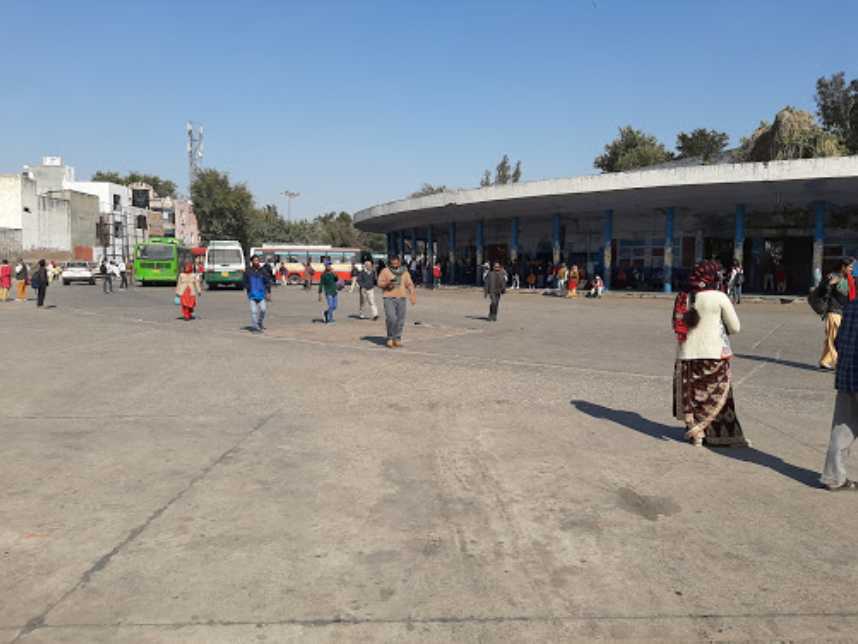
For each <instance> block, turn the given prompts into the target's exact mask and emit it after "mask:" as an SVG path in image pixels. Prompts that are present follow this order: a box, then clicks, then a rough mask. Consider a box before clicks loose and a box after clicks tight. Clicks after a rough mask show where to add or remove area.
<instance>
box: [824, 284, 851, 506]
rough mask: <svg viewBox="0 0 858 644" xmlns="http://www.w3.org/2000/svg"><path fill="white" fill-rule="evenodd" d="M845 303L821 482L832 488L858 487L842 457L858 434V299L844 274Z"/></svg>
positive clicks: (836, 489) (835, 489) (847, 452)
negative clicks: (847, 474) (848, 473)
mask: <svg viewBox="0 0 858 644" xmlns="http://www.w3.org/2000/svg"><path fill="white" fill-rule="evenodd" d="M846 282H847V285H848V286H847V293H846V303H845V304H844V306H843V321H842V324H841V325H840V331H839V333H838V334H837V352H838V354H839V357H838V359H837V374H836V376H835V378H834V388H835V389H836V390H837V397H836V398H835V399H834V417H833V418H832V419H831V438H830V440H829V443H828V453H827V454H826V457H825V465H824V467H823V469H822V476H821V477H820V481H821V482H822V483H823V485H825V486H826V487H827V488H828V489H829V490H831V491H838V490H858V484H856V483H855V482H854V481H850V480H849V478H847V476H846V466H845V465H844V460H845V458H846V457H847V456H848V455H849V447H850V446H851V445H852V444H853V443H854V442H855V439H856V437H858V298H856V289H855V276H854V275H852V273H849V274H848V275H847V276H846Z"/></svg>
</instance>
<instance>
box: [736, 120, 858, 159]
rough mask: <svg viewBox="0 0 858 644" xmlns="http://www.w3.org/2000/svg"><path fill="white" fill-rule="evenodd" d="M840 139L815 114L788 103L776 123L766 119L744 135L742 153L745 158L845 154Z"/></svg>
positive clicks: (791, 157) (740, 152)
mask: <svg viewBox="0 0 858 644" xmlns="http://www.w3.org/2000/svg"><path fill="white" fill-rule="evenodd" d="M845 152H846V150H845V148H844V147H843V144H842V143H841V142H840V139H839V138H838V137H837V136H836V135H834V134H832V133H830V132H826V131H825V130H824V129H822V127H820V125H819V124H818V123H817V122H816V120H815V119H814V118H813V114H811V113H810V112H805V111H804V110H798V109H795V108H794V107H789V106H787V107H785V108H784V109H782V110H781V111H780V112H778V113H777V114H776V115H775V120H774V123H772V124H771V125H770V124H769V123H768V122H767V121H762V122H761V123H760V125H759V126H758V127H757V129H756V130H754V132H753V133H751V135H750V136H747V137H743V138H742V144H741V147H740V149H739V152H738V156H739V158H740V159H741V160H743V161H779V160H784V159H812V158H816V157H832V156H841V155H843V154H845Z"/></svg>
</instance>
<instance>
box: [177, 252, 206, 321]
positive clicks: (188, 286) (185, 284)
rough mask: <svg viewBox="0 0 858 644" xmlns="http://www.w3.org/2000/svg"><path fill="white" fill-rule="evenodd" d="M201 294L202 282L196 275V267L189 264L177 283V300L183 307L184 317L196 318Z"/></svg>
mask: <svg viewBox="0 0 858 644" xmlns="http://www.w3.org/2000/svg"><path fill="white" fill-rule="evenodd" d="M199 294H200V282H199V280H198V279H197V276H196V275H194V265H193V264H191V263H190V262H188V263H187V264H185V270H184V271H183V272H182V273H180V274H179V279H178V280H177V281H176V298H177V299H178V301H179V306H181V307H182V317H183V318H185V320H190V319H192V318H193V317H194V309H195V308H196V306H197V296H198V295H199Z"/></svg>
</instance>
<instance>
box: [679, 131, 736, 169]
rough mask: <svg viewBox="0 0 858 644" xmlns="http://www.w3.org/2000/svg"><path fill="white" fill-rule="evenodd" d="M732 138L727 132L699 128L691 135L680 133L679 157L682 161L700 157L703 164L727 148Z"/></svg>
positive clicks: (690, 133)
mask: <svg viewBox="0 0 858 644" xmlns="http://www.w3.org/2000/svg"><path fill="white" fill-rule="evenodd" d="M729 141H730V137H729V136H728V135H727V134H726V133H725V132H718V131H717V130H707V129H706V128H703V127H699V128H697V129H696V130H692V131H691V132H689V133H686V132H680V133H679V134H677V135H676V149H677V151H678V152H679V154H678V155H677V157H678V158H680V159H688V158H690V157H700V158H701V159H703V162H704V163H706V162H708V161H709V160H710V159H711V158H712V157H715V156H717V155H718V154H720V153H721V152H723V151H724V148H726V147H727V143H729Z"/></svg>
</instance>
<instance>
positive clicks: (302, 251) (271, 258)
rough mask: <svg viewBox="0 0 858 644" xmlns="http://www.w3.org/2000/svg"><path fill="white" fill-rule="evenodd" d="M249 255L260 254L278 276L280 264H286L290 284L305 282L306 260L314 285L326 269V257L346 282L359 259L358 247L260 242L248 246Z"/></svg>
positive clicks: (348, 280) (287, 278)
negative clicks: (272, 266)
mask: <svg viewBox="0 0 858 644" xmlns="http://www.w3.org/2000/svg"><path fill="white" fill-rule="evenodd" d="M250 254H251V255H259V257H260V258H262V261H263V262H270V263H272V264H274V268H275V270H276V271H278V273H277V279H278V280H279V279H281V277H280V273H279V271H280V264H281V263H282V264H285V266H286V281H287V282H288V283H289V284H301V283H303V282H304V270H305V266H306V262H307V260H309V261H310V265H311V266H312V267H313V270H314V273H313V284H318V283H319V279H320V277H321V275H322V273H323V272H324V270H325V264H324V262H325V260H326V259H328V260H330V261H331V265H332V268H333V270H334V272H335V273H336V274H337V277H338V278H339V279H341V280H343V281H345V282H350V281H351V279H352V269H353V268H354V266H355V264H357V263H358V262H359V261H360V248H337V247H335V246H327V245H316V246H312V245H309V246H308V245H303V244H302V245H297V244H274V243H271V244H263V245H262V246H257V247H255V248H251V249H250Z"/></svg>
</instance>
